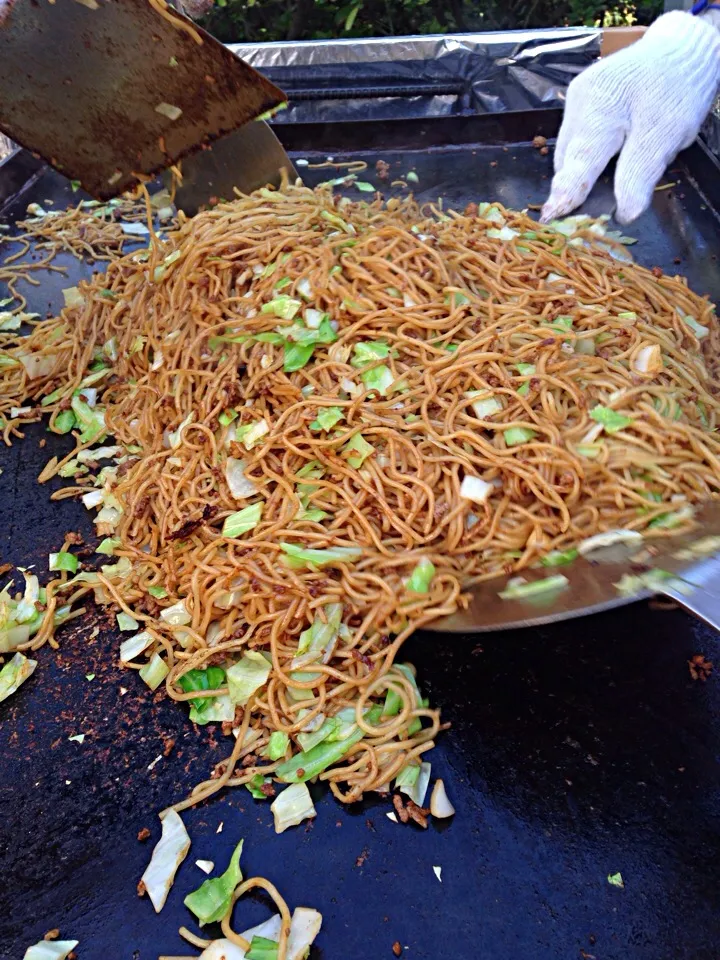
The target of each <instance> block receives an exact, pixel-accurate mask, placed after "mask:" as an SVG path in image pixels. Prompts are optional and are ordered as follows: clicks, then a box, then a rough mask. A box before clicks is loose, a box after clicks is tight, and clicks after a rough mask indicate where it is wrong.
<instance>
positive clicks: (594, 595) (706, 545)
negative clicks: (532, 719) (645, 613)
mask: <svg viewBox="0 0 720 960" xmlns="http://www.w3.org/2000/svg"><path fill="white" fill-rule="evenodd" d="M696 519H697V521H698V525H697V528H696V529H694V530H692V531H691V532H689V533H685V534H682V535H681V536H677V537H668V538H666V539H665V538H663V539H652V540H651V539H648V540H645V541H643V542H642V543H641V544H640V545H638V544H637V543H634V544H623V545H620V544H618V545H616V546H610V547H607V548H604V549H600V550H595V551H593V552H592V553H591V554H589V555H588V556H587V557H578V559H577V560H575V561H573V563H571V564H568V565H567V566H560V567H553V568H549V567H541V568H537V569H533V570H527V571H523V573H522V576H523V577H524V578H525V579H526V580H528V581H533V580H542V579H544V578H546V577H549V576H552V575H554V574H562V575H563V576H564V577H566V578H567V581H568V583H567V585H565V586H563V587H562V588H561V589H555V590H547V591H543V592H541V593H538V594H537V595H536V596H534V597H526V598H524V599H523V598H521V599H514V600H513V599H510V600H507V599H506V600H503V599H501V597H500V593H501V592H502V591H504V589H505V588H506V587H507V583H508V580H509V579H510V578H508V577H505V578H498V579H497V580H490V581H488V582H487V583H483V584H480V585H479V586H478V587H476V588H474V590H473V592H472V597H471V600H470V604H469V606H468V608H467V609H466V610H459V611H458V612H457V613H455V614H453V615H452V616H450V617H446V618H444V619H442V620H438V621H436V622H435V623H432V624H430V625H429V626H428V627H427V629H428V630H437V631H439V632H442V633H484V632H486V631H490V630H507V629H511V628H514V627H530V626H539V625H541V624H547V623H553V622H554V621H556V620H568V619H570V618H572V617H580V616H584V615H586V614H589V613H599V612H600V611H603V610H610V609H612V608H613V607H619V606H622V605H623V604H626V603H631V602H633V601H634V600H639V599H642V598H647V597H650V596H653V595H660V596H665V597H668V598H671V599H672V600H675V601H676V602H677V603H679V604H680V605H681V606H683V607H685V609H686V610H688V611H689V612H690V613H693V614H695V615H696V616H697V617H699V618H700V619H701V620H704V621H705V622H706V623H709V624H710V626H712V627H714V628H715V629H716V630H720V503H717V502H709V503H707V504H706V505H705V506H704V507H702V509H700V510H699V511H698V513H697V516H696ZM650 570H654V571H667V572H668V573H671V574H673V578H672V579H669V580H666V581H662V582H657V581H653V582H652V585H651V587H649V588H648V587H643V586H642V585H641V584H640V583H638V584H637V589H636V590H635V591H633V592H632V593H630V594H623V593H620V592H619V591H618V587H617V584H619V583H620V582H621V580H622V578H623V575H625V574H628V575H629V576H630V577H637V576H642V575H646V574H647V573H648V571H650Z"/></svg>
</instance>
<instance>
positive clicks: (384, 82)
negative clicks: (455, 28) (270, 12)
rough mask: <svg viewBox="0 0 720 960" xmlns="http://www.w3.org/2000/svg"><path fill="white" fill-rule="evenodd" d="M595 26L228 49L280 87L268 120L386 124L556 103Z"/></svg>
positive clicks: (594, 46)
mask: <svg viewBox="0 0 720 960" xmlns="http://www.w3.org/2000/svg"><path fill="white" fill-rule="evenodd" d="M600 37H601V31H600V30H599V29H592V28H586V27H563V28H558V29H549V30H511V31H506V32H498V33H464V34H451V35H443V36H422V37H388V38H383V39H367V40H363V39H360V40H311V41H305V42H298V43H267V44H245V43H238V44H230V48H231V49H232V50H233V51H234V52H235V53H237V54H238V55H239V56H240V57H242V58H243V59H244V60H246V61H247V62H248V63H250V64H251V65H252V66H253V67H255V68H256V69H258V70H260V71H261V72H262V73H264V74H266V76H268V77H269V78H270V79H271V80H273V81H274V82H275V83H277V84H278V85H279V86H280V87H282V88H283V89H284V90H285V91H286V93H287V94H288V97H289V107H288V109H287V110H286V111H283V112H282V113H280V114H278V115H277V117H276V120H275V122H277V123H293V122H298V121H301V122H302V121H305V122H324V121H339V120H374V119H378V120H383V119H386V120H390V119H401V118H409V117H439V116H452V115H459V114H473V113H500V112H503V111H506V110H532V109H540V108H543V107H545V108H547V107H558V106H561V105H562V102H563V98H564V92H565V89H566V87H567V85H568V83H569V82H570V81H571V80H572V79H573V77H574V76H576V75H577V74H578V73H580V71H581V70H583V69H584V68H585V67H587V66H588V65H589V64H590V63H592V62H593V61H594V60H595V59H597V57H598V56H599V55H600Z"/></svg>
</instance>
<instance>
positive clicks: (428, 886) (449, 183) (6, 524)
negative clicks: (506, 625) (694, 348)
mask: <svg viewBox="0 0 720 960" xmlns="http://www.w3.org/2000/svg"><path fill="white" fill-rule="evenodd" d="M557 121H558V115H557V114H556V113H555V112H552V111H548V112H545V111H542V112H533V113H528V114H504V115H496V116H494V117H490V118H460V119H448V120H445V119H442V120H435V121H419V122H396V123H392V124H382V123H368V124H362V123H357V124H327V125H320V126H313V125H307V126H305V125H301V124H298V125H292V126H290V125H287V126H285V127H283V128H282V129H280V128H278V132H279V133H280V134H281V136H282V138H283V140H284V143H285V146H286V147H287V148H288V149H290V150H291V151H293V159H294V160H296V161H297V160H298V159H313V158H322V159H324V158H325V157H327V156H328V155H330V156H334V157H335V158H336V159H340V158H341V157H342V158H347V157H348V156H352V157H353V158H355V157H358V156H361V157H363V158H365V159H367V160H368V162H369V164H370V170H369V172H368V174H364V175H363V177H364V178H365V179H373V177H374V171H373V167H374V164H375V162H376V161H377V160H378V159H383V160H385V161H387V162H388V163H390V164H391V168H392V171H393V175H395V173H398V174H401V173H406V172H407V171H408V170H410V169H413V170H415V171H416V172H417V174H418V177H419V184H418V185H417V188H416V189H417V192H418V193H419V195H420V196H421V197H422V198H423V199H436V198H437V196H438V194H441V195H442V196H443V197H444V198H445V200H446V202H447V203H448V204H450V205H453V206H462V205H464V204H465V203H467V202H468V201H470V200H471V199H500V200H501V201H502V202H503V203H506V204H507V205H509V206H514V207H523V206H525V205H527V204H528V203H537V202H539V201H541V200H542V198H543V196H544V194H545V192H546V191H547V187H548V180H549V177H550V174H551V167H550V158H549V157H543V156H541V155H540V154H539V153H538V152H537V151H535V150H533V149H532V148H531V147H530V146H529V143H528V141H530V140H531V139H532V137H533V136H534V135H535V134H538V133H541V134H544V135H552V134H553V132H554V130H555V129H556V127H557ZM311 146H312V147H313V148H314V152H312V153H311ZM302 169H303V172H304V173H305V175H306V178H307V180H308V181H311V182H312V181H313V180H321V179H327V178H328V176H331V175H332V174H329V173H328V171H327V170H321V171H311V170H308V168H302ZM669 177H670V179H672V180H674V181H676V182H677V184H678V185H677V186H676V187H675V188H673V189H672V190H667V191H662V192H660V193H657V194H656V196H655V199H654V204H653V209H652V210H651V211H650V213H648V214H647V215H646V217H644V218H643V220H641V221H640V222H639V223H638V224H637V225H636V226H635V227H633V230H632V231H631V232H632V233H633V235H635V236H638V237H639V238H640V239H641V243H639V244H638V245H637V246H636V247H635V248H634V252H635V254H636V256H637V259H639V260H640V261H641V262H643V263H646V264H648V265H651V266H652V265H658V266H661V267H663V268H664V269H666V270H670V269H675V270H677V271H679V272H682V273H684V274H686V275H687V276H688V277H689V279H690V282H691V284H692V285H693V287H694V288H695V289H696V290H697V291H699V292H700V293H705V292H707V293H709V294H710V295H711V296H713V297H717V296H720V270H719V269H718V264H717V262H716V260H715V259H714V253H713V251H714V250H716V249H717V247H718V227H719V225H720V224H719V221H718V215H717V212H716V211H717V210H718V209H720V197H718V196H717V192H716V191H717V188H718V186H720V179H719V178H718V176H717V169H716V167H715V165H714V162H713V161H712V160H711V159H710V158H709V156H708V155H707V154H706V153H705V152H704V150H703V148H702V147H700V146H695V147H693V148H692V149H691V150H690V151H688V152H687V153H686V154H685V155H684V156H683V157H682V158H681V160H680V161H679V162H678V163H677V164H676V165H675V167H674V168H673V170H671V171H670V174H669ZM33 178H34V179H33ZM26 183H27V189H26V190H25V191H24V192H23V193H22V195H21V196H19V197H18V196H16V197H15V199H12V197H11V195H12V194H16V192H17V190H18V188H19V186H20V185H23V184H26ZM609 189H610V188H609V185H608V183H603V184H601V185H600V188H599V192H598V195H597V197H596V199H595V201H594V202H597V203H598V204H599V205H600V207H601V206H602V204H603V203H605V202H606V201H607V199H608V195H609ZM3 191H5V193H4V194H3ZM0 196H3V197H4V198H8V197H10V199H9V200H8V201H7V202H6V203H5V205H4V206H3V207H2V208H1V209H0V219H3V220H7V221H12V220H14V219H17V218H18V217H19V216H20V215H22V213H23V212H24V210H25V207H26V205H27V203H28V202H30V201H36V202H40V203H43V202H44V201H45V200H54V202H55V206H56V208H57V207H58V206H59V205H61V204H65V203H67V202H69V201H70V199H71V198H72V194H71V192H70V188H69V186H68V185H67V183H66V182H65V181H63V180H62V178H61V177H59V176H58V175H57V174H54V173H52V172H48V171H43V170H42V169H41V168H39V166H38V164H37V163H36V162H35V161H33V160H32V158H30V157H29V156H28V155H26V154H19V155H16V156H15V157H14V158H12V159H11V160H10V161H8V162H7V163H6V164H5V165H4V166H3V167H0ZM600 207H599V208H597V209H596V210H595V212H600ZM676 258H680V264H676V263H675V260H676ZM58 262H64V263H65V264H66V265H67V267H68V276H67V277H66V278H60V277H59V276H57V275H55V276H50V277H48V280H47V283H45V282H44V283H43V286H42V287H40V288H37V289H33V291H32V293H31V300H30V304H31V305H30V309H34V310H37V311H38V312H44V311H47V310H55V309H57V308H58V306H59V305H60V302H61V299H62V298H61V295H60V290H61V288H62V287H64V286H68V285H70V284H71V283H73V282H74V280H75V279H76V278H77V277H78V276H79V275H80V271H81V269H82V270H86V271H90V270H91V269H93V268H92V267H90V266H85V267H82V268H80V267H79V265H78V264H77V262H76V261H75V260H72V259H70V258H60V260H59V261H58ZM46 436H47V435H46V434H45V433H44V430H43V429H42V428H41V427H39V426H36V427H32V428H31V429H29V430H28V431H27V437H26V439H25V441H24V442H22V443H18V444H17V445H16V446H14V447H13V448H12V449H11V450H0V468H2V470H3V473H2V474H0V531H2V549H0V559H1V560H2V561H3V562H5V561H9V562H13V563H21V564H29V563H37V564H38V566H39V568H40V569H45V567H46V563H47V554H48V552H49V551H50V550H51V549H55V548H56V546H57V544H58V543H59V542H60V539H61V537H62V533H63V532H64V531H65V530H68V529H81V530H84V531H85V532H88V527H89V524H88V521H87V518H86V512H85V511H84V510H83V509H82V508H81V507H78V506H77V505H76V504H73V503H70V502H68V501H65V502H62V503H59V504H53V503H50V501H49V500H48V493H47V489H46V488H40V487H38V485H37V483H36V477H37V474H38V472H39V470H40V468H41V466H42V465H43V464H44V463H45V461H46V460H47V459H48V458H49V456H51V455H52V453H53V452H57V451H58V450H59V449H63V450H64V449H66V448H67V446H68V444H67V441H66V439H60V440H58V439H57V438H54V437H53V438H52V439H51V440H49V441H48V444H47V446H46V447H45V448H44V449H40V448H39V442H40V440H41V439H43V438H45V437H46ZM93 626H98V627H99V628H100V629H99V633H98V634H97V636H95V637H94V638H92V639H91V638H90V633H91V632H92V628H93ZM479 640H480V641H481V645H479V644H478V641H479ZM60 641H61V649H60V651H59V652H58V653H57V654H55V653H53V652H51V651H50V650H49V649H45V650H43V651H42V652H41V654H40V658H39V659H40V666H39V668H38V670H37V671H36V673H35V676H34V677H33V678H32V680H31V681H29V682H28V683H27V684H26V685H25V686H24V687H23V688H22V689H21V690H20V692H19V693H18V694H16V695H15V696H14V697H13V698H12V699H11V700H9V701H7V702H6V703H3V704H1V705H0V757H1V758H2V762H1V763H0V810H1V811H2V828H0V850H2V853H1V854H0V869H1V870H2V876H3V878H4V882H3V884H2V885H0V957H2V960H18V958H20V957H22V954H23V951H24V948H25V947H26V946H27V945H28V944H30V943H32V942H34V941H35V940H37V939H39V938H40V937H42V935H43V934H44V933H45V932H46V931H47V930H48V929H50V928H52V927H60V929H61V932H62V935H63V937H68V938H69V937H73V938H75V939H79V940H80V947H79V948H78V957H79V958H80V960H85V958H88V960H95V958H96V957H102V956H107V957H108V958H111V960H115V958H118V960H154V958H156V957H158V956H159V955H162V954H167V955H190V954H192V953H193V952H194V951H193V950H192V949H188V947H187V946H186V945H185V944H184V943H183V942H182V941H181V940H180V938H179V937H178V935H177V933H176V931H177V928H178V927H179V926H180V925H181V924H183V923H188V922H189V921H190V920H191V917H190V915H189V913H188V912H187V911H186V910H185V908H184V907H183V905H182V900H183V897H184V896H185V894H186V893H187V892H188V891H189V890H190V889H193V888H194V887H196V886H197V885H198V884H199V883H200V882H201V881H202V879H203V874H201V873H200V871H199V870H198V869H197V867H195V866H194V861H195V860H196V859H198V858H204V859H211V860H214V861H215V862H216V864H218V867H220V868H223V867H224V865H225V863H226V862H227V860H228V858H229V855H230V851H231V849H232V847H233V845H234V843H235V842H236V841H237V839H239V837H241V836H243V837H245V839H246V847H245V855H244V858H243V862H244V869H245V872H246V875H253V874H257V873H262V874H265V875H267V876H269V877H270V878H271V879H273V880H274V881H275V882H276V883H277V884H278V886H279V887H280V889H281V890H282V892H283V893H284V895H285V896H286V897H287V899H288V901H289V902H290V903H291V904H293V905H309V906H314V907H316V908H318V909H319V910H321V911H322V913H323V915H324V918H325V919H324V925H323V930H322V933H321V936H320V938H319V939H318V944H317V948H315V951H314V957H315V958H321V957H324V958H326V960H331V958H333V960H335V958H342V960H381V958H383V957H388V960H391V958H392V957H393V953H392V945H393V943H394V942H395V941H399V942H400V943H401V944H402V945H403V946H404V947H406V948H407V949H406V950H404V951H403V956H404V957H407V960H441V958H445V957H451V958H453V960H459V958H473V960H475V958H487V960H506V958H507V960H509V958H511V957H531V958H532V960H560V958H577V957H579V958H582V957H584V958H585V960H590V958H591V957H596V958H597V960H627V958H628V957H630V956H631V957H632V958H633V960H716V958H717V944H718V943H719V942H720V882H719V881H720V800H719V799H718V798H719V797H720V768H719V767H718V764H717V758H716V754H717V749H716V745H717V742H718V738H720V692H719V691H718V685H717V680H716V678H715V677H714V676H711V678H710V680H709V681H708V682H707V683H706V684H704V685H703V684H701V683H699V682H696V683H693V682H692V681H691V679H690V675H689V673H688V668H687V663H686V661H688V660H689V659H690V658H691V657H692V656H693V655H694V654H697V653H704V654H705V655H706V656H707V657H709V658H710V659H713V651H717V637H716V635H715V634H713V633H712V632H711V631H709V630H707V629H706V628H704V627H702V626H701V625H700V624H699V623H697V622H695V621H692V620H690V619H689V618H688V617H686V616H685V615H684V614H682V613H680V612H679V611H658V610H653V609H649V608H648V606H647V605H646V604H644V603H643V604H635V605H633V606H631V607H627V608H625V609H623V610H619V611H612V612H608V613H603V614H598V615H595V616H593V617H589V618H587V619H586V620H583V621H574V622H568V623H562V624H556V625H554V626H552V627H550V626H548V627H541V628H532V629H528V630H522V631H508V632H504V633H502V634H490V635H486V636H483V637H482V638H479V637H467V636H461V635H455V636H452V637H450V636H445V637H441V636H437V635H432V634H419V635H417V636H416V637H413V638H412V639H411V640H410V641H409V642H408V643H407V645H406V648H405V656H406V657H407V659H408V660H411V661H412V662H413V663H415V664H416V666H417V668H418V674H419V678H420V683H421V686H422V687H423V688H424V689H425V690H427V693H428V695H429V696H430V697H431V699H432V701H433V703H436V704H439V705H441V706H443V708H444V717H445V719H446V720H449V721H451V722H452V724H453V726H452V729H451V730H450V731H448V732H447V733H445V734H443V735H442V736H441V737H440V738H439V745H438V747H437V748H436V750H435V751H433V753H432V754H431V756H430V759H431V760H432V762H433V777H435V776H442V777H443V778H444V779H445V781H446V784H447V786H448V791H449V793H450V795H451V798H452V800H453V802H454V803H455V805H456V808H457V815H456V817H455V818H454V819H453V820H452V821H446V822H445V823H442V824H432V825H431V826H430V828H429V829H428V830H427V831H421V830H419V829H418V828H416V827H414V826H401V825H398V824H395V823H393V822H391V821H390V820H389V819H388V818H387V817H386V813H387V812H389V810H390V804H389V802H388V801H387V800H382V799H380V798H377V797H371V798H369V799H368V800H366V801H365V802H364V803H362V804H358V805H355V806H353V807H352V808H347V809H346V808H342V807H340V806H338V805H337V804H336V803H335V802H334V801H333V800H332V798H330V797H329V796H326V795H325V794H324V791H323V789H322V788H318V789H315V788H313V790H314V793H315V795H316V799H319V798H321V799H320V802H319V803H318V817H317V819H316V821H314V823H313V825H312V827H310V828H307V829H306V828H305V827H300V828H297V829H295V830H293V831H291V832H288V833H286V834H284V835H282V836H280V837H276V836H275V834H274V831H273V828H272V817H271V815H270V811H269V809H268V805H267V804H265V803H260V802H257V801H254V800H253V799H252V798H251V797H250V795H249V794H248V793H247V792H246V791H244V790H235V791H231V792H229V793H227V794H226V795H224V796H222V797H220V798H218V799H216V800H215V801H213V802H210V803H208V804H204V805H202V806H201V807H199V808H197V809H195V810H193V811H190V812H188V813H187V814H186V815H185V821H186V823H187V825H188V829H189V831H190V834H191V836H192V838H193V847H192V849H191V851H190V855H189V857H188V859H187V860H186V861H185V863H184V864H183V866H182V867H181V869H180V871H179V873H178V876H177V879H176V883H175V886H174V888H173V890H172V892H171V894H170V897H169V900H168V903H167V905H166V907H165V908H164V910H163V912H162V913H161V914H160V915H159V916H156V915H155V913H154V912H153V910H152V907H151V905H150V903H149V901H148V900H147V899H143V900H138V898H137V896H136V893H135V886H136V883H137V880H138V879H139V877H140V875H141V873H142V871H143V869H144V867H145V865H146V863H147V860H148V858H149V855H150V847H151V845H152V844H153V843H154V842H155V841H156V840H157V837H158V836H159V824H158V821H157V816H156V814H157V811H158V810H159V809H160V808H162V807H163V806H165V805H166V804H167V803H169V802H172V801H173V800H175V799H178V798H180V797H182V796H184V795H185V794H186V793H187V792H188V790H189V789H190V788H191V787H192V786H193V784H194V783H195V782H196V781H197V780H199V779H202V778H203V777H204V776H205V775H206V773H207V770H208V769H209V767H210V765H211V764H212V763H213V762H215V761H216V760H217V759H218V758H220V757H221V756H223V755H224V754H225V753H226V751H227V749H228V748H227V742H223V738H222V737H221V735H220V733H219V731H218V730H215V731H213V730H211V729H209V728H206V729H205V730H200V731H195V730H193V728H192V727H191V726H190V725H189V724H188V722H187V719H186V714H185V710H184V709H183V708H182V707H180V706H176V705H174V704H172V703H169V702H168V701H167V700H166V699H165V698H164V697H163V696H162V694H157V695H155V696H153V695H151V694H149V693H148V691H147V689H146V688H145V687H144V685H143V684H142V682H141V681H139V680H138V678H137V677H136V676H135V675H134V674H129V673H128V672H126V671H123V670H120V669H119V667H118V666H117V664H116V652H117V649H118V636H117V634H116V633H115V631H114V630H113V629H112V627H110V626H108V622H107V620H106V619H105V618H104V617H103V616H102V615H101V614H94V615H92V616H89V617H88V618H87V619H86V620H85V621H84V622H83V623H82V624H81V625H79V626H77V627H74V628H73V626H72V625H69V626H68V627H67V628H66V630H65V631H64V633H62V634H61V635H60ZM89 673H94V674H95V679H94V680H92V681H88V680H86V679H85V675H86V674H89ZM122 689H127V693H122ZM76 733H85V734H86V739H85V741H84V743H83V744H78V743H74V742H73V743H71V742H69V741H68V737H69V736H71V735H73V734H76ZM170 740H174V741H175V743H174V746H173V747H172V750H171V752H170V753H169V755H168V756H167V757H165V756H163V753H164V751H165V750H166V749H167V747H168V745H169V741H170ZM158 757H160V758H161V759H159V760H158V761H157V763H156V764H154V765H153V761H155V760H156V759H157V758H158ZM151 765H153V766H152V769H149V768H150V766H151ZM221 822H222V823H223V824H224V826H223V830H222V832H221V833H220V834H218V833H217V832H216V830H217V827H218V825H219V824H220V823H221ZM146 826H147V827H150V828H151V830H152V839H151V840H150V841H148V842H147V843H145V844H143V843H140V842H138V841H137V840H136V836H137V833H138V831H139V830H140V829H141V828H143V827H146ZM434 866H440V867H442V882H441V883H440V882H438V880H437V879H436V877H435V875H434V873H433V869H432V868H433V867H434ZM616 872H620V873H621V874H622V876H623V879H624V883H625V887H624V889H618V888H616V887H613V886H611V885H610V884H608V881H607V876H608V875H609V874H613V873H616ZM267 915H268V904H267V902H265V901H263V900H262V899H261V898H258V899H257V900H255V901H250V902H248V903H243V904H242V905H241V906H240V907H239V908H238V913H237V917H238V923H239V924H243V925H245V922H246V924H247V925H250V924H252V923H255V922H258V921H259V920H261V919H262V918H264V917H265V916H267Z"/></svg>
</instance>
